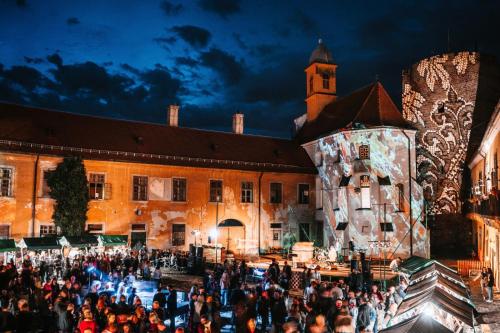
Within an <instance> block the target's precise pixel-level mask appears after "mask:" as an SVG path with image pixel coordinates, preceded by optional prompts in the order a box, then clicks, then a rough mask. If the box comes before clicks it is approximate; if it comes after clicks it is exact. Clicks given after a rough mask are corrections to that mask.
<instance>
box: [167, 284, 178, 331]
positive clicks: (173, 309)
mask: <svg viewBox="0 0 500 333" xmlns="http://www.w3.org/2000/svg"><path fill="white" fill-rule="evenodd" d="M168 291H169V293H168V296H167V309H168V318H169V319H170V332H172V333H174V332H175V317H176V314H177V291H176V290H175V289H174V287H173V286H172V285H169V286H168Z"/></svg>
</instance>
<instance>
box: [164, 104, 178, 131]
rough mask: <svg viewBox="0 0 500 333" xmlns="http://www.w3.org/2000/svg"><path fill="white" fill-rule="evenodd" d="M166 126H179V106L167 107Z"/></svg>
mask: <svg viewBox="0 0 500 333" xmlns="http://www.w3.org/2000/svg"><path fill="white" fill-rule="evenodd" d="M167 125H168V126H172V127H177V126H179V105H173V104H171V105H169V106H168V111H167Z"/></svg>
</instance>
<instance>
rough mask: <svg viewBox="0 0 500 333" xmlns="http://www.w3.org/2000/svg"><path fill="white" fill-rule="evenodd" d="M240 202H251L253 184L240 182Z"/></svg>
mask: <svg viewBox="0 0 500 333" xmlns="http://www.w3.org/2000/svg"><path fill="white" fill-rule="evenodd" d="M241 202H243V203H251V202H253V183H252V182H241Z"/></svg>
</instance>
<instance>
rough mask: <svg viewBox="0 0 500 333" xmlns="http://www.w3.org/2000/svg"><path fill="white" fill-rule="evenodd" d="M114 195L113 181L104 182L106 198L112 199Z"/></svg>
mask: <svg viewBox="0 0 500 333" xmlns="http://www.w3.org/2000/svg"><path fill="white" fill-rule="evenodd" d="M111 195H112V188H111V183H105V184H104V200H110V199H111Z"/></svg>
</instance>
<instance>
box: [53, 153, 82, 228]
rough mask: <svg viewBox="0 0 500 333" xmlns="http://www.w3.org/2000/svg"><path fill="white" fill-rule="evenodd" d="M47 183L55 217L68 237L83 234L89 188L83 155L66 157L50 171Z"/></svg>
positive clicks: (56, 222) (57, 225)
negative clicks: (53, 201)
mask: <svg viewBox="0 0 500 333" xmlns="http://www.w3.org/2000/svg"><path fill="white" fill-rule="evenodd" d="M47 185H48V186H49V187H50V197H51V198H52V199H54V200H55V201H56V202H55V205H54V213H53V214H52V219H53V220H54V223H55V225H56V227H58V228H59V229H60V232H61V233H62V234H63V235H65V236H81V235H82V234H83V233H84V231H85V221H86V220H87V210H88V203H89V190H88V183H87V176H86V172H85V166H84V165H83V161H82V159H81V157H65V158H64V160H63V161H62V162H61V163H59V164H58V165H57V168H56V169H55V170H54V171H51V172H49V174H48V177H47Z"/></svg>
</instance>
